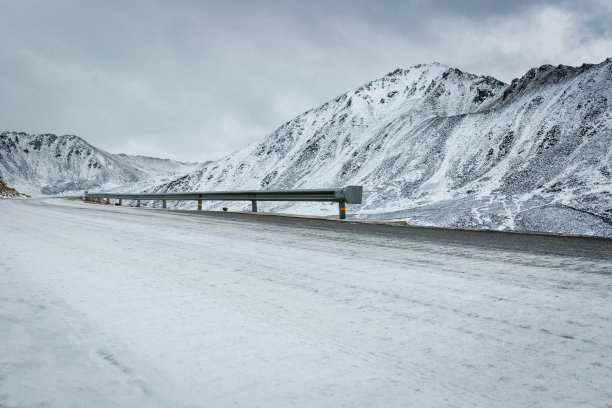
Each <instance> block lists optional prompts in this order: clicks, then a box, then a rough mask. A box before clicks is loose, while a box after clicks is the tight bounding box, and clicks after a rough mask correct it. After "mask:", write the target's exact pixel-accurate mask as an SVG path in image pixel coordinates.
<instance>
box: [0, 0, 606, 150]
mask: <svg viewBox="0 0 612 408" xmlns="http://www.w3.org/2000/svg"><path fill="white" fill-rule="evenodd" d="M0 24H1V27H2V31H1V33H2V34H1V35H0V130H16V131H25V132H28V133H55V134H58V135H61V134H76V135H78V136H81V137H82V138H84V139H85V140H87V141H88V142H90V143H92V144H93V145H95V146H97V147H100V148H102V149H105V150H107V151H110V152H112V153H128V154H145V155H152V156H158V157H165V158H172V159H177V160H185V161H204V160H212V159H218V158H220V157H222V156H224V155H226V154H229V153H231V152H232V151H234V150H237V149H239V148H241V147H242V146H244V145H246V144H249V143H251V142H254V141H257V140H259V139H261V138H263V137H264V136H266V135H267V134H269V133H270V132H272V131H274V130H275V129H276V128H277V127H278V126H280V125H281V124H282V123H284V122H286V121H288V120H291V119H292V118H294V117H295V116H297V115H299V114H300V113H302V112H304V111H306V110H308V109H310V108H313V107H316V106H319V105H321V104H323V103H325V102H326V101H328V100H330V99H332V98H334V97H336V96H338V95H340V94H342V93H344V92H346V91H348V90H351V89H354V88H357V87H359V86H360V85H362V84H363V83H366V82H369V81H370V80H373V79H376V78H379V77H381V76H383V75H385V74H386V73H388V72H390V71H392V70H394V69H395V68H398V67H402V68H408V67H410V66H412V65H415V64H419V63H428V62H433V61H437V62H441V63H444V64H446V65H450V66H452V67H457V68H460V69H462V70H465V71H469V72H472V73H475V74H487V75H492V76H495V77H497V78H498V79H500V80H502V81H505V82H509V81H510V80H511V79H512V78H514V77H518V76H521V75H523V74H524V73H525V72H526V71H527V70H528V69H529V68H531V67H534V66H539V65H542V64H545V63H550V64H553V65H557V64H560V63H562V64H569V65H580V64H582V63H583V62H590V63H598V62H601V61H603V60H605V59H606V58H607V57H612V1H611V0H575V1H553V0H551V1H546V0H542V1H537V0H504V1H493V0H467V1H460V0H437V1H432V0H429V1H428V0H406V1H393V0H389V1H381V0H376V1H372V0H363V1H331V0H329V1H282V2H281V1H277V2H276V1H215V2H213V1H198V0H192V1H189V0H187V1H177V0H174V1H170V0H168V1H161V0H142V1H129V0H119V1H112V0H105V1H86V0H38V1H30V0H0Z"/></svg>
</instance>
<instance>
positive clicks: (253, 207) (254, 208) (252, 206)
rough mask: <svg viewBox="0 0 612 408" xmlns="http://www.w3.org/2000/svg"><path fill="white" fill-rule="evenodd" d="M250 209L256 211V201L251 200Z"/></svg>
mask: <svg viewBox="0 0 612 408" xmlns="http://www.w3.org/2000/svg"><path fill="white" fill-rule="evenodd" d="M251 211H252V212H257V201H256V200H252V201H251Z"/></svg>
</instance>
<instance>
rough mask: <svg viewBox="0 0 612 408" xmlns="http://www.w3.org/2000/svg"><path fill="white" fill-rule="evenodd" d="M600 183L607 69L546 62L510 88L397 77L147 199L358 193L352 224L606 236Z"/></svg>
mask: <svg viewBox="0 0 612 408" xmlns="http://www.w3.org/2000/svg"><path fill="white" fill-rule="evenodd" d="M611 176H612V60H611V59H608V60H606V61H604V62H603V63H601V64H598V65H589V64H584V65H582V66H581V67H569V66H562V65H559V66H556V67H555V66H551V65H544V66H541V67H539V68H533V69H531V70H529V71H528V72H527V73H526V74H525V75H524V76H523V77H522V78H519V79H515V80H513V81H512V83H511V84H509V85H508V84H505V83H503V82H501V81H498V80H496V79H494V78H492V77H488V76H475V75H471V74H468V73H465V72H462V71H460V70H458V69H453V68H449V67H447V66H444V65H441V64H437V63H434V64H428V65H417V66H415V67H412V68H410V69H405V70H403V69H397V70H395V71H394V72H392V73H389V74H388V75H386V76H385V77H383V78H381V79H379V80H376V81H372V82H369V83H367V84H365V85H364V86H362V87H360V88H358V89H356V90H354V91H350V92H347V93H346V94H344V95H341V96H339V97H337V98H336V99H334V100H332V101H330V102H328V103H326V104H324V105H322V106H320V107H318V108H316V109H312V110H310V111H308V112H305V113H304V114H302V115H300V116H298V117H297V118H295V119H293V120H291V121H289V122H287V123H285V124H284V125H282V126H281V127H280V128H279V129H277V130H276V131H274V132H273V133H272V134H270V135H269V136H267V137H266V138H265V139H263V140H262V141H261V142H258V143H254V144H252V145H250V146H247V147H245V148H244V149H242V150H240V151H238V152H236V153H234V154H231V155H229V156H227V157H225V158H223V159H221V160H218V161H215V162H212V163H209V164H207V165H205V166H203V167H202V168H201V169H199V170H197V171H195V172H193V173H191V174H188V175H185V176H183V177H180V178H177V179H176V180H173V181H171V182H168V183H164V184H161V185H159V186H157V187H156V188H154V189H153V190H154V191H193V190H202V191H207V190H231V189H272V188H274V189H277V188H309V187H322V186H345V185H363V186H364V204H363V205H361V206H351V207H350V212H351V213H353V214H355V213H357V214H359V215H360V216H365V217H367V216H376V217H386V218H403V219H408V220H409V222H411V223H416V224H430V225H443V226H467V227H487V228H495V229H528V230H544V231H558V232H572V233H586V234H598V235H612V197H611V194H612V178H611ZM211 205H213V206H214V205H215V204H211ZM306 207H307V209H306ZM267 208H274V209H281V208H282V209H285V210H295V211H311V212H312V211H314V212H327V213H334V212H335V211H336V209H335V207H330V206H329V205H318V204H316V205H311V206H307V205H304V204H269V205H268V207H267Z"/></svg>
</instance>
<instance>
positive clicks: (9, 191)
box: [0, 178, 26, 198]
mask: <svg viewBox="0 0 612 408" xmlns="http://www.w3.org/2000/svg"><path fill="white" fill-rule="evenodd" d="M25 196H26V195H25V194H21V193H20V192H19V191H17V190H15V189H14V188H12V187H9V186H7V185H6V183H5V182H4V180H2V179H1V178H0V198H17V197H25Z"/></svg>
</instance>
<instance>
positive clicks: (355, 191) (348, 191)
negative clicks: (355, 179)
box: [342, 186, 363, 204]
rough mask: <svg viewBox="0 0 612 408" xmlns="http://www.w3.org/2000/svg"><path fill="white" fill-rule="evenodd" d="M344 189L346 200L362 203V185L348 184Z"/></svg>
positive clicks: (349, 202)
mask: <svg viewBox="0 0 612 408" xmlns="http://www.w3.org/2000/svg"><path fill="white" fill-rule="evenodd" d="M342 191H343V192H344V197H346V202H347V203H348V204H361V199H362V196H363V187H362V186H348V187H344V188H343V189H342Z"/></svg>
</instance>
